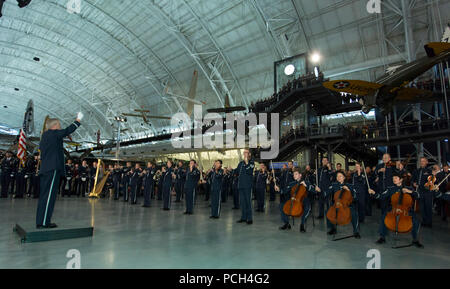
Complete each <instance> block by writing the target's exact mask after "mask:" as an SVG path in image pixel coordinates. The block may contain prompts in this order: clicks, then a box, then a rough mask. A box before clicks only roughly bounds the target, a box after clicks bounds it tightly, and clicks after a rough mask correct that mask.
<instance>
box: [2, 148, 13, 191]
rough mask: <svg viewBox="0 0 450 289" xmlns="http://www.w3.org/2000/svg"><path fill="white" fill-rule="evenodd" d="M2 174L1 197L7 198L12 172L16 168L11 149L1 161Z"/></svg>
mask: <svg viewBox="0 0 450 289" xmlns="http://www.w3.org/2000/svg"><path fill="white" fill-rule="evenodd" d="M1 168H2V174H1V184H2V194H1V196H0V197H1V198H7V197H8V195H9V187H10V186H11V174H12V173H13V170H14V159H13V155H12V153H11V152H10V151H8V152H6V155H5V157H4V158H3V160H2V163H1Z"/></svg>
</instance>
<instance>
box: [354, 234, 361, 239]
mask: <svg viewBox="0 0 450 289" xmlns="http://www.w3.org/2000/svg"><path fill="white" fill-rule="evenodd" d="M353 237H355V239H361V235H360V234H359V233H355V234H354V235H353Z"/></svg>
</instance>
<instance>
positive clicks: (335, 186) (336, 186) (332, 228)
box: [326, 171, 361, 239]
mask: <svg viewBox="0 0 450 289" xmlns="http://www.w3.org/2000/svg"><path fill="white" fill-rule="evenodd" d="M340 190H348V191H350V193H351V194H352V196H353V203H352V204H351V205H350V212H351V216H352V226H353V236H354V237H355V238H356V239H360V238H361V235H360V234H359V220H358V209H357V204H358V196H357V194H356V191H355V189H354V187H353V185H351V184H349V183H345V174H344V173H343V172H342V171H338V172H336V182H333V183H332V184H331V185H330V187H329V188H328V190H327V192H326V197H330V198H331V199H333V197H334V194H335V193H336V192H337V191H340ZM333 209H334V208H332V207H330V208H329V209H328V210H333ZM327 227H328V229H329V231H328V235H334V234H336V225H334V224H333V223H331V222H330V221H329V220H328V218H327Z"/></svg>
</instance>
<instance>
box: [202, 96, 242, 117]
mask: <svg viewBox="0 0 450 289" xmlns="http://www.w3.org/2000/svg"><path fill="white" fill-rule="evenodd" d="M245 110H247V109H246V108H245V107H243V106H231V105H230V96H229V95H228V94H226V95H225V107H223V108H210V109H207V110H206V111H207V112H208V113H231V112H238V111H245Z"/></svg>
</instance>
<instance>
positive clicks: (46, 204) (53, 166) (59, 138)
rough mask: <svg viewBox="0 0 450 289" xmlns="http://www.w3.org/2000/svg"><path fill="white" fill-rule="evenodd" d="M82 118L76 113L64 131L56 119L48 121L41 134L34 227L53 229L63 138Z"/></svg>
mask: <svg viewBox="0 0 450 289" xmlns="http://www.w3.org/2000/svg"><path fill="white" fill-rule="evenodd" d="M82 118H83V114H82V113H78V116H77V119H76V120H75V122H73V123H72V124H71V125H70V126H68V127H67V128H66V129H61V124H60V122H59V120H58V119H49V120H48V121H47V123H46V129H47V131H45V132H44V133H43V134H42V138H41V142H40V145H39V147H40V150H41V160H42V164H41V169H40V177H41V178H40V180H41V185H40V188H41V194H40V197H39V203H38V208H37V213H36V227H37V228H38V229H39V228H55V227H57V225H56V224H54V223H51V218H52V215H53V209H54V206H55V200H56V193H57V191H58V187H59V181H60V176H64V174H65V169H64V148H63V138H64V137H66V136H68V135H70V134H71V133H73V132H74V131H75V130H76V129H77V128H78V127H79V126H80V121H81V119H82Z"/></svg>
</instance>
